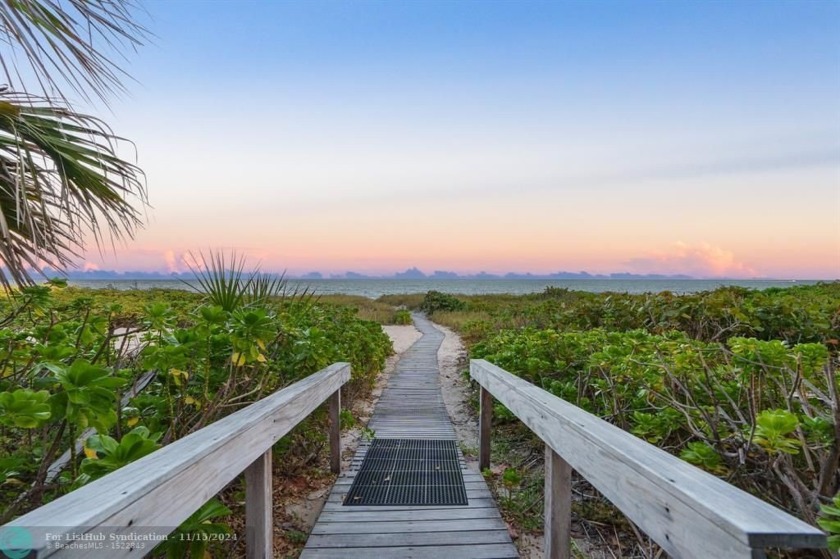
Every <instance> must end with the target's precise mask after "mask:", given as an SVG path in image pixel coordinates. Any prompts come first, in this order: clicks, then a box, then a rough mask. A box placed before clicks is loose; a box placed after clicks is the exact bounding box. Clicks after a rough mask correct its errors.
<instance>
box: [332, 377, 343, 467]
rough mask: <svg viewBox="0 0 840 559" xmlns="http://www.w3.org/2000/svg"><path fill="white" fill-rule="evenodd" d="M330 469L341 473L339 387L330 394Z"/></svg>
mask: <svg viewBox="0 0 840 559" xmlns="http://www.w3.org/2000/svg"><path fill="white" fill-rule="evenodd" d="M330 471H331V472H332V473H334V474H340V473H341V389H338V390H336V391H335V392H334V393H333V395H332V396H330Z"/></svg>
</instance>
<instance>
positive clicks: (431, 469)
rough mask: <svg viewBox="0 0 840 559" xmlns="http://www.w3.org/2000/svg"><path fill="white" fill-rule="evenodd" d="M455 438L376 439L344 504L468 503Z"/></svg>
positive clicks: (453, 504) (418, 504)
mask: <svg viewBox="0 0 840 559" xmlns="http://www.w3.org/2000/svg"><path fill="white" fill-rule="evenodd" d="M466 504H467V490H466V488H465V487H464V477H463V476H462V475H461V464H460V462H459V461H458V451H457V449H456V448H455V441H433V440H432V441H430V440H417V439H374V440H373V443H371V445H370V448H369V449H368V451H367V454H366V455H365V459H364V461H363V462H362V467H361V468H360V469H359V472H358V473H357V474H356V478H355V479H354V480H353V485H352V486H351V487H350V491H349V492H348V493H347V496H346V497H345V498H344V505H345V506H347V505H350V506H352V505H356V506H362V505H417V506H423V505H452V506H456V505H466Z"/></svg>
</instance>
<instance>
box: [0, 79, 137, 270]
mask: <svg viewBox="0 0 840 559" xmlns="http://www.w3.org/2000/svg"><path fill="white" fill-rule="evenodd" d="M121 141H123V140H122V139H121V138H119V137H118V136H116V135H114V134H113V132H112V131H111V130H110V129H109V128H108V127H107V126H106V125H105V124H104V123H103V122H101V121H100V120H98V119H96V118H94V117H91V116H87V115H83V114H79V113H76V112H74V111H72V110H70V109H67V108H62V107H57V106H55V101H54V100H49V99H42V98H37V97H35V96H31V95H26V94H15V93H12V94H6V95H2V96H0V262H2V264H3V265H4V266H5V267H6V269H7V272H4V271H2V270H0V283H2V284H3V285H6V286H8V284H9V279H11V280H12V281H14V282H16V283H19V284H20V283H27V282H29V281H31V278H30V276H29V273H28V272H27V268H34V269H36V270H37V269H40V268H41V267H42V265H43V264H47V265H50V266H55V267H58V268H63V267H65V266H66V265H68V264H69V263H70V262H71V260H72V257H73V256H77V255H78V254H79V253H80V252H81V251H82V250H83V249H84V247H85V244H84V243H85V241H84V235H85V233H86V232H91V233H93V235H94V238H95V239H96V242H97V243H98V244H100V243H101V242H102V240H103V239H102V233H103V231H104V232H105V233H106V234H108V235H109V236H110V238H111V240H112V241H114V240H116V239H120V238H123V237H129V238H130V237H133V235H134V231H135V229H136V227H137V226H139V225H140V224H141V221H140V215H139V212H138V210H137V209H135V207H134V205H133V203H135V202H137V201H138V200H139V201H140V203H141V204H143V203H145V202H146V190H145V184H144V176H143V173H142V171H141V170H140V169H139V168H138V167H137V166H136V165H134V164H132V163H129V162H127V161H125V160H123V159H121V158H120V157H119V156H118V155H117V153H116V151H117V145H118V144H119V143H120V142H121ZM7 273H8V275H7ZM9 276H10V277H9Z"/></svg>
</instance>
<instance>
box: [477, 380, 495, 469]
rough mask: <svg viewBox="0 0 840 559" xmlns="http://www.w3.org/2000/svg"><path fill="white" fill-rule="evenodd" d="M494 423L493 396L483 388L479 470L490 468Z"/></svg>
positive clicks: (479, 423)
mask: <svg viewBox="0 0 840 559" xmlns="http://www.w3.org/2000/svg"><path fill="white" fill-rule="evenodd" d="M492 423H493V395H492V394H490V392H489V391H488V390H485V388H484V387H483V386H482V387H481V395H480V411H479V419H478V469H479V470H481V471H482V472H483V471H484V470H486V469H488V468H489V467H490V426H491V424H492Z"/></svg>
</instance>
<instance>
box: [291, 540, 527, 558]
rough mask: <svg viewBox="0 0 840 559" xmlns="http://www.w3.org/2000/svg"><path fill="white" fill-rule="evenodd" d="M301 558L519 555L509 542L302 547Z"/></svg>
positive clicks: (497, 556)
mask: <svg viewBox="0 0 840 559" xmlns="http://www.w3.org/2000/svg"><path fill="white" fill-rule="evenodd" d="M300 557H301V559H314V558H319V559H355V558H359V559H369V558H370V557H376V559H441V558H446V559H508V558H511V559H513V558H516V557H519V554H518V553H517V551H516V548H515V547H514V546H513V544H510V543H505V544H498V543H497V544H488V545H440V546H415V547H411V546H408V547H355V548H340V549H339V548H336V549H313V548H306V549H304V550H303V553H302V554H301V556H300Z"/></svg>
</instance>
